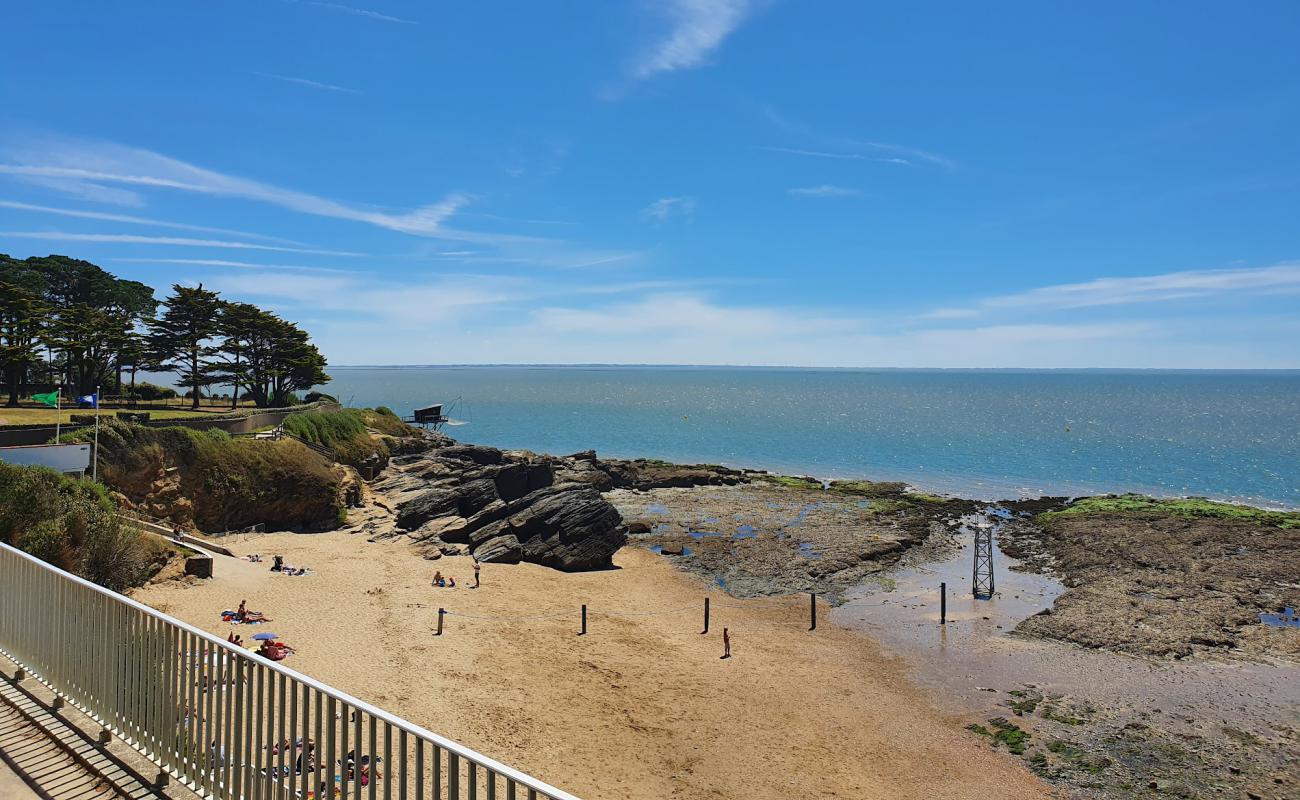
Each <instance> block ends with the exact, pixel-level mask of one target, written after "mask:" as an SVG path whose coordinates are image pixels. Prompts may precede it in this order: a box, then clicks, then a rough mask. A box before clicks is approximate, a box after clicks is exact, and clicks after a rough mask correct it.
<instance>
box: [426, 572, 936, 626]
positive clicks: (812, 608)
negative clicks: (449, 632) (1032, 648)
mask: <svg viewBox="0 0 1300 800" xmlns="http://www.w3.org/2000/svg"><path fill="white" fill-rule="evenodd" d="M580 614H581V620H582V627H581V629H580V630H579V631H578V635H579V636H586V635H587V604H586V603H583V604H582V608H581V612H580ZM446 616H447V609H445V608H439V609H438V629H437V631H436V632H435V633H434V634H433V635H434V636H441V635H442V631H443V618H444V617H446ZM939 624H940V625H947V624H948V584H947V583H946V582H943V583H940V584H939ZM808 630H810V631H815V630H817V593H816V592H809V593H808ZM708 632H709V598H707V597H706V598H704V630H702V631H700V635H704V634H706V633H708Z"/></svg>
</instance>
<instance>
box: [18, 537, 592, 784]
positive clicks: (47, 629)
mask: <svg viewBox="0 0 1300 800" xmlns="http://www.w3.org/2000/svg"><path fill="white" fill-rule="evenodd" d="M0 653H3V654H4V655H5V656H7V657H8V658H9V659H11V660H12V661H14V662H15V663H16V664H18V665H19V666H20V667H22V668H23V669H24V670H26V671H27V672H28V673H29V674H30V675H31V676H32V677H34V678H36V679H37V680H39V681H40V682H41V683H43V684H45V685H46V686H48V687H49V688H50V689H51V690H53V691H54V692H55V693H56V694H58V695H59V696H61V697H62V698H64V700H65V701H66V702H67V703H69V704H71V705H73V706H75V707H76V708H78V709H80V710H81V711H83V712H84V713H86V714H87V715H88V716H90V717H91V718H92V719H94V720H95V721H96V722H97V723H98V724H100V725H102V726H103V727H104V728H105V729H106V730H108V731H110V732H111V733H113V734H114V735H116V736H118V737H120V738H121V739H122V740H123V741H124V742H126V743H127V744H129V745H130V746H131V747H133V748H135V749H136V750H138V751H139V752H141V753H142V754H144V755H145V756H147V757H148V758H149V759H150V760H152V761H153V762H155V763H156V764H158V765H159V767H160V768H161V769H162V770H163V771H165V772H167V773H168V774H170V775H172V776H173V777H175V778H176V779H177V780H178V781H180V782H181V783H182V784H184V785H185V786H187V787H189V788H190V789H192V790H194V791H195V792H197V793H199V794H200V795H203V796H206V797H211V798H220V799H221V800H306V798H317V800H324V798H333V797H339V798H352V799H353V800H362V798H368V800H376V798H380V797H382V798H384V800H393V798H398V800H408V798H414V800H425V799H426V798H428V799H429V800H443V799H444V798H445V799H446V800H462V799H463V798H468V800H478V798H486V799H487V800H497V798H503V800H524V798H527V800H538V799H539V798H546V799H548V800H577V798H575V797H574V796H573V795H571V794H568V793H567V792H563V791H560V790H559V789H556V788H554V787H552V786H548V785H547V784H545V783H542V782H541V781H539V780H536V779H534V778H531V777H529V776H527V775H524V774H523V773H521V772H519V771H518V770H515V769H512V768H511V767H508V766H506V765H505V764H501V763H499V762H496V761H493V760H492V759H490V758H487V757H486V756H482V755H480V754H478V753H476V752H474V751H473V750H470V749H469V748H466V747H462V746H461V745H459V744H456V743H455V742H453V741H450V740H448V739H445V738H443V737H441V736H438V735H437V734H435V733H432V732H430V731H427V730H425V729H424V728H421V727H420V726H418V725H414V724H412V723H410V722H407V721H406V720H403V719H401V718H399V717H395V716H393V715H392V714H389V713H388V712H386V711H383V710H381V709H378V708H376V707H374V706H372V705H370V704H369V703H366V702H363V701H361V700H358V699H357V698H355V697H352V696H351V695H348V694H345V693H343V692H340V691H339V690H337V689H334V688H332V687H330V686H327V685H325V684H323V683H321V682H319V681H316V680H313V679H311V678H309V677H307V676H305V675H302V674H299V673H297V672H294V671H293V670H291V669H288V668H286V667H284V666H281V665H280V664H277V663H275V662H272V661H268V660H267V659H264V658H262V657H261V656H258V655H256V654H253V653H250V652H248V651H246V650H244V649H242V648H240V647H237V646H234V645H231V644H229V643H228V642H225V641H223V640H222V639H221V638H219V637H217V636H214V635H212V634H209V633H205V632H204V631H201V630H199V629H198V628H195V627H193V626H192V625H187V624H186V623H184V622H181V621H180V620H177V619H174V618H172V617H169V616H167V615H166V614H163V613H161V612H159V611H156V610H154V609H152V608H150V607H148V606H146V605H144V604H142V603H138V602H136V601H134V600H131V599H130V598H127V597H123V596H122V595H119V594H117V593H115V592H111V591H109V590H107V589H104V588H103V587H100V586H96V585H95V584H93V583H90V582H89V581H86V580H84V579H82V578H78V577H77V576H75V575H71V574H69V573H67V572H64V571H63V570H60V569H58V568H56V567H53V566H51V565H49V564H46V563H45V562H43V561H41V560H39V559H37V558H34V557H33V556H30V555H28V554H27V553H24V552H22V551H20V550H17V549H16V548H13V547H10V546H9V545H6V544H0ZM286 743H287V744H288V746H287V747H286V746H285V744H286ZM380 759H382V760H380Z"/></svg>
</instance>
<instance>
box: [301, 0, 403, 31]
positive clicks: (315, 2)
mask: <svg viewBox="0 0 1300 800" xmlns="http://www.w3.org/2000/svg"><path fill="white" fill-rule="evenodd" d="M289 2H291V3H298V4H300V5H304V6H316V7H317V8H328V9H330V10H332V11H341V12H343V13H344V14H352V15H354V16H358V17H366V18H368V19H376V20H379V21H381V22H396V23H398V24H401V25H418V24H419V23H418V22H416V21H415V20H411V19H402V18H401V17H393V16H389V15H388V14H380V13H379V12H378V11H371V10H369V9H365V8H355V7H353V6H345V5H343V4H342V3H326V2H322V0H289Z"/></svg>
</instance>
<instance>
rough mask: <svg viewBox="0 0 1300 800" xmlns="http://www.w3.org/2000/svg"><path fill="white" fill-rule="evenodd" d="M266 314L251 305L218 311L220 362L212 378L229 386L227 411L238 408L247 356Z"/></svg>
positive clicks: (244, 377) (227, 305)
mask: <svg viewBox="0 0 1300 800" xmlns="http://www.w3.org/2000/svg"><path fill="white" fill-rule="evenodd" d="M266 316H267V312H265V311H263V310H262V309H260V308H258V307H257V306H255V305H253V304H251V303H225V304H224V305H223V306H222V308H221V323H220V324H221V335H222V336H223V337H224V340H223V341H222V343H221V351H220V354H219V356H220V360H219V362H218V365H217V367H216V368H215V370H214V373H215V376H216V377H218V379H219V380H220V381H221V382H222V383H224V384H227V385H229V386H230V407H231V408H232V409H234V408H238V407H239V390H240V389H242V388H245V386H246V383H245V382H246V380H247V375H246V374H245V360H246V352H247V350H248V347H249V345H250V343H251V342H252V340H253V338H254V336H255V335H256V332H257V331H258V329H259V328H260V327H261V325H262V322H263V319H264V318H265V317H266Z"/></svg>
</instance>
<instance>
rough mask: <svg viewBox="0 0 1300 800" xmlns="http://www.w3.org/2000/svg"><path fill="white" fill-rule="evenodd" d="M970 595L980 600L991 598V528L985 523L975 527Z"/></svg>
mask: <svg viewBox="0 0 1300 800" xmlns="http://www.w3.org/2000/svg"><path fill="white" fill-rule="evenodd" d="M971 594H973V595H974V596H975V598H976V599H981V600H987V599H988V598H990V597H992V596H993V526H992V525H991V524H989V523H987V522H981V523H979V524H978V525H976V526H975V565H974V571H973V573H972V575H971Z"/></svg>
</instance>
